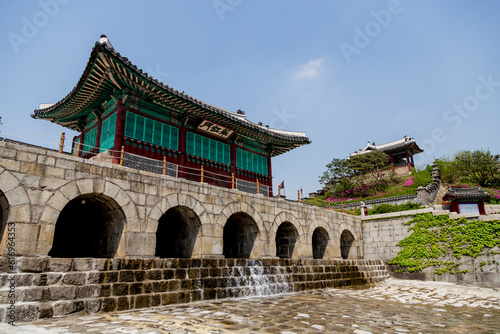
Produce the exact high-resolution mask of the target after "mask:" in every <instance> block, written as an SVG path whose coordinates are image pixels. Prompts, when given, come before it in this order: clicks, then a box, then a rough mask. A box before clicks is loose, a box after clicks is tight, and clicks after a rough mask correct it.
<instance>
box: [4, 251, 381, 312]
mask: <svg viewBox="0 0 500 334" xmlns="http://www.w3.org/2000/svg"><path fill="white" fill-rule="evenodd" d="M16 272H17V273H15V274H12V273H10V269H9V264H8V263H7V259H6V258H0V286H1V287H0V320H2V321H6V322H9V321H12V320H13V318H12V317H11V315H13V314H14V315H15V322H22V321H33V320H36V319H40V318H49V317H54V316H63V315H67V314H71V313H76V312H84V313H97V312H110V311H123V310H130V309H139V308H148V307H155V306H162V305H168V304H177V303H187V302H194V301H200V300H210V299H223V298H230V297H243V296H258V295H272V294H277V293H282V292H297V291H305V290H311V289H320V288H328V287H338V286H344V285H356V284H364V283H373V282H377V281H380V280H383V279H385V278H386V277H387V276H388V274H387V271H386V268H385V266H384V264H383V262H382V261H376V260H291V259H258V260H257V259H254V260H247V259H120V258H115V259H93V258H74V259H72V258H64V259H62V258H50V257H22V258H18V262H17V268H16ZM12 281H15V287H14V290H12V289H11V288H9V287H10V286H11V284H12ZM12 291H14V292H13V293H14V296H12V295H9V294H10V293H12ZM12 305H13V306H12Z"/></svg>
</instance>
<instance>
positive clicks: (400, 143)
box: [351, 136, 424, 156]
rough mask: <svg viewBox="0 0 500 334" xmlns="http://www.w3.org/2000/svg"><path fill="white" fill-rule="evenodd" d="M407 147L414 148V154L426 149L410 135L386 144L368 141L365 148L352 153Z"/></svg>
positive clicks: (387, 150)
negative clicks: (375, 143)
mask: <svg viewBox="0 0 500 334" xmlns="http://www.w3.org/2000/svg"><path fill="white" fill-rule="evenodd" d="M407 148H412V149H413V152H414V154H417V153H422V152H423V151H424V150H423V149H422V148H421V147H419V146H418V145H417V143H416V142H415V139H413V138H410V137H409V136H404V137H403V139H399V140H396V141H392V142H390V143H385V144H380V145H374V144H370V142H368V143H367V144H366V146H365V148H363V149H360V150H358V151H356V152H354V153H351V156H352V155H358V154H364V153H368V152H371V151H375V150H379V151H382V152H388V153H389V152H390V151H395V150H401V149H407Z"/></svg>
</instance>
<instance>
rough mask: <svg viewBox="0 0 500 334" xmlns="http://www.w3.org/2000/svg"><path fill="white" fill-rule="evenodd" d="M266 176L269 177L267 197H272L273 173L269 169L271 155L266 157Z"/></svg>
mask: <svg viewBox="0 0 500 334" xmlns="http://www.w3.org/2000/svg"><path fill="white" fill-rule="evenodd" d="M267 176H268V177H269V184H268V185H269V197H273V171H272V168H271V154H269V155H268V156H267Z"/></svg>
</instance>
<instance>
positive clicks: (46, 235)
mask: <svg viewBox="0 0 500 334" xmlns="http://www.w3.org/2000/svg"><path fill="white" fill-rule="evenodd" d="M91 194H94V195H96V194H97V195H102V196H104V197H107V198H111V199H113V200H114V202H116V205H117V206H118V207H120V209H121V210H122V212H123V214H124V220H125V226H124V229H123V232H126V233H130V232H139V231H140V226H141V220H140V217H139V213H138V211H137V207H136V206H135V203H134V201H133V200H132V198H131V197H130V195H129V194H128V193H127V191H126V190H124V189H123V188H121V187H120V186H118V185H117V184H115V183H113V182H111V181H106V180H103V179H100V178H95V179H81V180H76V181H71V182H68V183H66V184H65V185H63V186H61V187H59V188H58V189H57V190H56V191H55V192H54V194H53V195H52V196H51V197H50V198H49V200H48V201H47V203H46V204H45V206H44V210H43V212H42V214H41V218H40V224H41V225H42V226H41V228H40V236H39V239H38V244H37V248H38V249H37V252H38V254H41V255H43V254H48V252H49V251H50V250H51V249H52V247H53V240H54V233H55V225H56V222H57V220H58V219H59V216H60V215H61V212H62V210H63V209H64V207H65V206H66V205H67V204H68V203H69V202H70V201H71V200H73V199H75V198H77V197H79V196H86V195H91ZM126 233H124V235H123V236H122V237H121V238H120V245H119V246H118V249H117V252H116V254H115V257H119V256H125V255H126V245H127V242H126V239H127V238H126Z"/></svg>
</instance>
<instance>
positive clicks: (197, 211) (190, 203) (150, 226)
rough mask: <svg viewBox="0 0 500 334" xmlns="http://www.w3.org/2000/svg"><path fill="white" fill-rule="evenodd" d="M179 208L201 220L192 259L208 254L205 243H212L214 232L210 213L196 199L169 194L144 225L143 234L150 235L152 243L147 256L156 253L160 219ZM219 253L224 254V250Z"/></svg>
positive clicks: (153, 208)
mask: <svg viewBox="0 0 500 334" xmlns="http://www.w3.org/2000/svg"><path fill="white" fill-rule="evenodd" d="M178 206H181V207H185V208H186V209H189V210H190V211H192V213H189V214H188V216H190V217H191V216H196V217H197V219H198V220H199V230H198V235H197V237H196V240H195V242H194V245H193V248H192V252H191V257H202V256H203V255H205V254H206V251H204V249H203V247H204V244H205V243H206V242H205V241H207V240H208V241H210V235H211V230H212V226H211V224H210V216H209V214H208V211H207V210H206V208H205V206H204V205H203V203H202V202H200V201H199V200H197V199H196V198H195V197H193V196H189V195H185V194H178V193H175V194H169V195H167V196H165V197H163V198H162V199H161V200H160V201H159V202H158V203H156V204H155V205H154V206H153V207H152V208H151V210H150V211H149V213H148V214H147V218H146V224H144V226H143V227H142V229H141V232H142V233H143V234H144V233H145V234H147V235H148V237H147V238H148V240H150V243H151V249H150V250H147V251H146V253H147V254H151V255H153V254H155V253H156V241H157V240H156V239H157V237H156V233H157V231H158V229H159V228H160V227H159V223H160V219H161V218H162V217H163V216H164V214H166V213H167V211H168V210H170V209H172V208H175V207H178ZM197 223H198V222H197ZM160 232H161V229H160ZM148 248H149V245H148ZM218 253H219V254H220V253H222V249H221V250H220V252H218Z"/></svg>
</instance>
